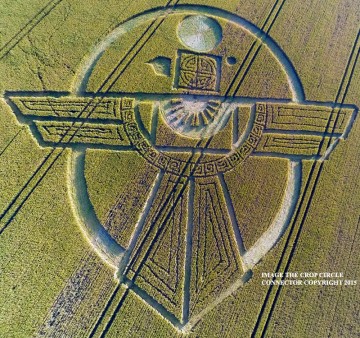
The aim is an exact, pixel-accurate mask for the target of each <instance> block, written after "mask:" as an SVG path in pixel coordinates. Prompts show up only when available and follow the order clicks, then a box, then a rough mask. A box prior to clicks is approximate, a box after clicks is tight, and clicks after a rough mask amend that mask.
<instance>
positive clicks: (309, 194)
mask: <svg viewBox="0 0 360 338" xmlns="http://www.w3.org/2000/svg"><path fill="white" fill-rule="evenodd" d="M359 48H360V31H358V33H357V36H356V38H355V41H354V44H353V47H352V50H351V53H350V56H349V59H348V62H347V64H346V68H345V72H344V75H343V78H342V80H341V83H340V86H339V88H338V92H337V94H336V98H335V103H341V104H343V103H344V101H345V98H346V95H347V92H348V89H349V86H350V83H351V80H352V76H353V74H354V71H355V68H356V65H357V61H358V57H359V51H360V50H359ZM332 113H334V111H333V112H332ZM330 120H331V117H330V118H329V120H328V125H327V128H326V131H327V132H330ZM331 134H333V130H332V131H331ZM325 142H326V140H325V139H323V140H322V143H325ZM331 143H332V137H330V138H329V139H328V140H327V146H329V145H330V144H331ZM321 148H322V146H320V147H319V150H320V149H321ZM323 168H324V162H320V163H318V162H314V163H313V165H312V167H311V170H310V174H309V176H308V179H307V182H306V186H305V189H304V192H303V194H302V196H301V200H300V202H299V205H298V207H297V210H296V212H295V215H294V219H293V223H292V225H291V228H290V231H289V234H288V236H287V238H286V242H285V245H284V249H283V252H282V254H281V257H280V260H279V263H278V265H277V267H276V271H277V272H280V271H283V272H287V271H288V269H289V266H290V264H291V261H292V258H293V256H294V253H295V250H296V246H297V243H298V241H299V238H300V235H301V231H302V228H303V225H304V223H305V220H306V215H307V214H308V211H309V208H310V205H311V201H312V198H313V196H314V193H315V190H316V186H317V183H318V180H319V178H320V174H321V172H322V170H323ZM281 290H282V286H281V285H279V286H278V287H277V288H276V290H275V289H274V286H273V285H271V286H270V287H269V289H268V292H267V294H266V297H265V299H264V303H263V305H262V307H261V310H260V313H259V316H258V318H257V321H256V323H255V327H254V330H253V333H252V337H264V336H265V334H266V330H267V328H268V325H269V323H270V320H271V316H272V313H273V311H274V309H275V306H276V303H277V300H278V298H279V294H280V292H281ZM273 292H275V296H274V300H273V302H272V303H270V302H271V300H270V298H271V297H272V293H273ZM266 313H267V314H266ZM262 325H263V326H262Z"/></svg>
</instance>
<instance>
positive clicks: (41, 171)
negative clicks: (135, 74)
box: [0, 1, 177, 235]
mask: <svg viewBox="0 0 360 338" xmlns="http://www.w3.org/2000/svg"><path fill="white" fill-rule="evenodd" d="M171 3H172V1H168V2H167V4H166V5H165V7H167V6H170V7H171V6H175V4H176V3H177V2H175V3H174V4H173V5H171ZM165 18H166V16H164V17H162V18H156V19H155V20H153V21H152V23H151V24H150V26H149V27H148V28H147V29H146V30H145V31H144V33H143V34H142V35H141V36H140V38H139V39H138V40H137V41H135V43H134V45H133V46H132V47H131V48H130V50H129V51H128V52H127V53H126V54H125V56H124V57H123V58H122V59H121V60H120V61H119V63H118V64H117V65H116V67H115V68H114V70H113V71H112V73H111V74H110V76H108V77H107V78H106V79H105V81H104V82H103V83H102V85H101V86H100V87H99V89H98V90H97V92H96V93H95V94H97V93H99V92H100V91H104V90H105V92H107V91H109V90H110V89H111V88H112V87H113V85H114V84H115V82H116V81H117V80H118V78H119V76H120V75H121V74H122V73H123V72H124V70H125V69H126V68H127V67H128V66H129V64H130V63H131V60H132V58H131V59H130V60H128V59H127V57H128V56H129V55H130V54H131V53H132V52H133V51H134V50H135V49H136V48H137V51H136V53H135V55H136V54H137V53H138V52H139V51H140V50H141V49H142V48H143V47H144V46H145V44H146V43H147V41H148V40H149V39H150V38H151V37H152V36H153V35H154V33H155V32H156V30H157V29H158V27H159V26H160V25H161V23H162V22H164V20H165ZM154 26H155V27H154ZM151 28H152V29H151ZM147 34H148V35H147ZM135 55H134V56H135ZM134 56H133V57H134ZM124 62H125V65H124V66H123V67H122V70H121V71H120V72H119V73H117V72H118V69H120V67H121V66H122V65H123V64H124ZM112 74H117V75H116V76H115V78H114V79H111V75H112ZM110 80H112V81H111V82H109V81H110ZM95 96H96V95H95ZM103 99H104V98H103V97H101V98H100V100H98V101H97V104H95V105H92V103H93V101H94V100H95V97H94V99H93V100H90V101H89V103H88V104H87V105H86V106H85V107H84V108H83V109H82V111H81V112H80V113H79V114H78V116H77V117H84V116H82V115H83V113H86V116H85V117H89V116H90V115H91V114H92V112H93V111H94V110H95V109H96V107H97V106H98V105H99V104H100V103H101V102H102V100H103ZM89 107H91V110H90V111H89V112H88V108H89ZM84 123H85V122H81V123H80V125H79V126H77V127H76V131H75V132H74V134H73V135H71V136H70V138H69V140H68V142H71V140H72V139H73V138H74V137H75V136H76V133H77V131H79V130H80V129H81V126H82V125H83V124H84ZM72 124H73V125H74V124H75V122H73V123H72ZM67 136H68V133H65V134H64V135H63V136H62V137H61V139H60V140H59V141H58V142H57V144H61V142H62V141H63V140H64V138H65V137H67ZM63 152H64V148H62V149H58V148H56V145H55V148H52V150H51V151H50V152H49V154H48V155H46V157H45V158H44V160H43V161H42V163H41V164H40V166H39V167H38V168H37V169H36V170H35V172H34V173H33V174H32V175H31V177H30V178H29V180H28V181H27V182H26V183H25V185H24V186H23V187H22V188H21V189H20V191H19V192H18V193H17V195H16V196H15V197H14V198H13V200H12V201H11V202H10V204H9V205H8V207H7V208H6V209H5V210H4V211H3V212H2V214H1V215H0V235H1V234H2V233H3V231H4V230H5V229H6V228H7V226H8V225H9V224H10V222H11V220H12V219H13V218H14V216H15V215H16V214H17V212H18V211H19V210H20V208H21V207H22V206H23V204H24V203H25V202H26V200H27V199H28V197H29V196H30V194H31V193H32V192H33V191H34V189H35V188H36V186H37V185H38V184H39V183H40V182H41V181H42V179H43V178H44V176H45V175H46V173H47V172H48V171H49V169H50V168H51V167H52V166H53V165H54V163H55V162H56V160H57V159H58V158H59V157H60V155H61V154H62V153H63Z"/></svg>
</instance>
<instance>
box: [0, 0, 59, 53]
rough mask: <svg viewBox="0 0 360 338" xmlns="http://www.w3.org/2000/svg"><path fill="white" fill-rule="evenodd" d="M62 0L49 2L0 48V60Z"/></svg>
mask: <svg viewBox="0 0 360 338" xmlns="http://www.w3.org/2000/svg"><path fill="white" fill-rule="evenodd" d="M62 1H63V0H51V1H49V2H48V3H47V4H46V5H45V6H44V7H43V8H42V9H41V10H40V11H39V12H38V13H36V14H35V15H34V16H33V17H32V18H31V20H29V21H28V22H27V24H26V25H24V26H23V27H22V28H21V29H20V30H19V31H18V32H17V33H16V34H15V35H14V36H13V37H12V38H11V39H10V40H9V41H8V42H6V43H5V44H4V45H3V46H2V47H1V48H0V60H2V59H3V58H4V57H5V56H6V55H8V54H9V53H10V51H11V50H12V49H13V48H14V47H16V45H17V44H18V43H19V42H20V41H21V40H22V39H23V38H24V37H25V36H26V35H28V34H29V33H30V32H31V31H32V30H33V29H34V28H35V27H36V26H37V25H38V24H39V23H40V22H41V21H42V20H43V19H44V18H46V17H47V16H48V15H49V14H50V12H51V11H52V10H53V9H54V8H55V7H57V6H58V5H59V4H60V3H61V2H62Z"/></svg>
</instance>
